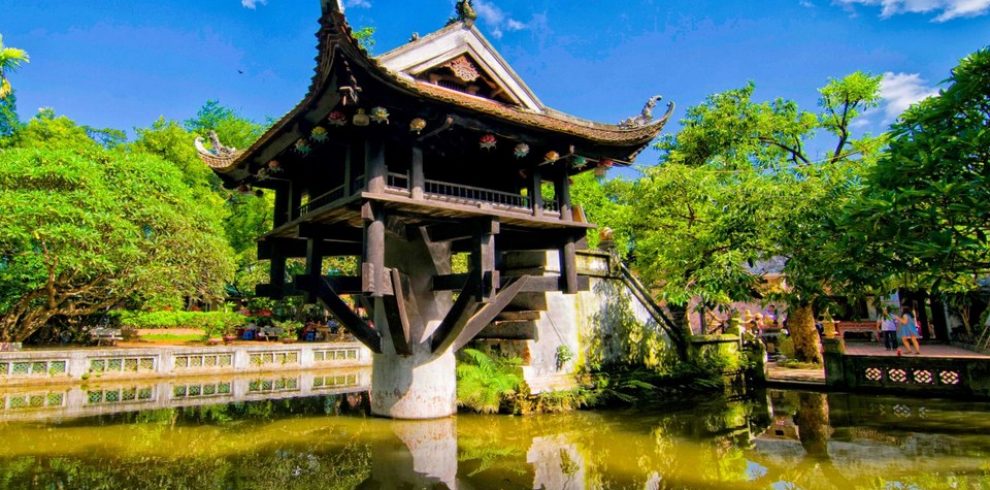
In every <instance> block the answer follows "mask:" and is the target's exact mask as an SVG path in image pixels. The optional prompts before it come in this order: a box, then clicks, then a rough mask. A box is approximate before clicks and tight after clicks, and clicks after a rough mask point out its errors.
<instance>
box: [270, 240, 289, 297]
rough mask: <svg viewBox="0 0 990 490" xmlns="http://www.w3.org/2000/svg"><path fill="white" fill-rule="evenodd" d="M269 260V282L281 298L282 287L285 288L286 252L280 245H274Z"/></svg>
mask: <svg viewBox="0 0 990 490" xmlns="http://www.w3.org/2000/svg"><path fill="white" fill-rule="evenodd" d="M269 261H270V262H271V265H270V266H269V268H268V284H271V285H272V287H273V288H275V291H276V294H277V296H278V297H279V298H281V297H282V289H283V288H285V252H283V251H282V250H281V248H280V247H279V246H278V245H273V246H272V256H271V259H269Z"/></svg>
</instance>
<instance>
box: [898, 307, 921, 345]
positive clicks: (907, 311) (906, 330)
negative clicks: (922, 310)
mask: <svg viewBox="0 0 990 490" xmlns="http://www.w3.org/2000/svg"><path fill="white" fill-rule="evenodd" d="M915 318H917V317H916V316H915V315H914V313H913V312H912V311H911V307H910V306H905V307H903V308H901V317H900V319H898V323H899V325H898V326H897V339H898V340H900V341H901V342H902V343H903V344H904V348H905V350H906V351H907V353H908V354H910V353H911V346H912V345H913V346H914V353H915V355H921V347H920V346H919V345H918V322H917V320H915Z"/></svg>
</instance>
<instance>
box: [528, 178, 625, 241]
mask: <svg viewBox="0 0 990 490" xmlns="http://www.w3.org/2000/svg"><path fill="white" fill-rule="evenodd" d="M632 191H633V184H632V183H631V182H629V181H627V180H622V179H611V180H603V179H599V178H597V177H595V175H594V174H593V173H592V172H584V173H581V174H578V175H576V176H574V184H573V185H571V200H572V201H573V202H575V203H579V204H580V205H581V208H582V209H584V214H585V216H586V217H587V218H588V221H590V222H592V223H595V224H597V225H598V226H599V228H604V227H609V228H611V229H612V231H613V235H612V240H613V241H614V242H615V247H616V249H617V250H618V251H619V253H620V254H621V255H625V254H626V253H628V252H629V250H630V249H631V248H632V244H633V237H634V236H635V230H634V229H633V228H632V212H633V210H632V206H631V205H630V203H631V202H632V201H633V200H635V198H634V196H633V194H632ZM544 198H546V195H544ZM588 245H589V246H590V247H592V248H595V247H597V246H598V245H599V237H598V232H597V231H596V230H588Z"/></svg>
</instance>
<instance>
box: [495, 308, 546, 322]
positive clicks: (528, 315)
mask: <svg viewBox="0 0 990 490" xmlns="http://www.w3.org/2000/svg"><path fill="white" fill-rule="evenodd" d="M540 315H541V313H540V312H539V311H535V310H519V311H503V312H501V313H499V314H498V316H496V317H495V321H496V322H525V321H532V320H539V319H540Z"/></svg>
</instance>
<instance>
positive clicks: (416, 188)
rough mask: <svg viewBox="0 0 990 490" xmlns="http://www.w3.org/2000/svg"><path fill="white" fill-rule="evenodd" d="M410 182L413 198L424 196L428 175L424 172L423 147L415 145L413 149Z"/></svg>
mask: <svg viewBox="0 0 990 490" xmlns="http://www.w3.org/2000/svg"><path fill="white" fill-rule="evenodd" d="M410 167H411V170H412V171H411V172H410V174H411V175H410V182H409V189H410V191H411V195H412V198H413V199H422V198H423V186H424V185H426V177H425V176H424V174H423V149H422V148H420V147H418V146H414V147H413V149H412V160H411V162H410Z"/></svg>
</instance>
